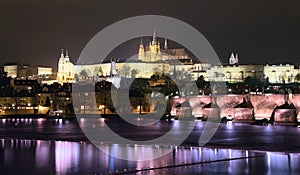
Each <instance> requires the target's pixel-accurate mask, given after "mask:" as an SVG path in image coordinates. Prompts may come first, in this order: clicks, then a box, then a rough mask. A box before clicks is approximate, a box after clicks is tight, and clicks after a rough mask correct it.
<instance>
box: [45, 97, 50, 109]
mask: <svg viewBox="0 0 300 175" xmlns="http://www.w3.org/2000/svg"><path fill="white" fill-rule="evenodd" d="M45 106H46V107H50V106H51V102H50V98H49V96H47V97H46V102H45Z"/></svg>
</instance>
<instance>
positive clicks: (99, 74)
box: [97, 66, 103, 76]
mask: <svg viewBox="0 0 300 175" xmlns="http://www.w3.org/2000/svg"><path fill="white" fill-rule="evenodd" d="M97 75H98V76H103V70H102V67H101V66H100V67H99V69H98V72H97Z"/></svg>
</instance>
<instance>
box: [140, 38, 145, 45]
mask: <svg viewBox="0 0 300 175" xmlns="http://www.w3.org/2000/svg"><path fill="white" fill-rule="evenodd" d="M140 45H144V44H143V37H141V41H140Z"/></svg>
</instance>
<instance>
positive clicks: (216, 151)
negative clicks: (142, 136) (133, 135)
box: [0, 119, 300, 175]
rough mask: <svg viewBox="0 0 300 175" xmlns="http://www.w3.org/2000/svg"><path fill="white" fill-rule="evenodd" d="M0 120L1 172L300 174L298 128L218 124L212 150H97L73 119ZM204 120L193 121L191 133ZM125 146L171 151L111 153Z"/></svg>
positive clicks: (114, 147) (112, 147) (108, 146)
mask: <svg viewBox="0 0 300 175" xmlns="http://www.w3.org/2000/svg"><path fill="white" fill-rule="evenodd" d="M176 122H178V121H176ZM176 122H175V123H174V122H170V123H168V124H167V125H166V123H163V124H162V123H160V124H157V125H158V126H159V127H162V126H165V127H167V128H168V127H170V126H173V125H176V126H177V125H178V123H176ZM0 123H1V124H0V130H1V133H0V135H1V139H0V171H1V173H0V174H10V175H11V174H32V175H35V174H120V173H125V174H300V153H298V149H297V145H298V148H299V146H300V145H299V144H298V143H299V142H298V141H299V139H298V138H295V137H294V136H295V135H297V134H299V128H296V127H277V126H253V125H248V124H235V123H233V124H232V123H227V124H221V125H220V126H219V129H218V131H217V133H216V135H215V136H214V137H213V138H212V140H211V141H210V142H209V143H208V146H209V147H210V148H208V147H198V146H194V145H193V144H189V143H190V141H186V144H183V145H181V146H159V145H129V144H128V145H126V144H125V145H121V144H110V143H102V150H99V149H98V148H97V147H96V146H94V145H93V144H91V143H90V142H89V141H88V140H87V139H86V138H85V137H84V135H83V134H82V132H81V130H80V128H79V127H78V124H77V121H73V120H62V119H60V120H58V119H57V120H45V119H26V120H25V119H18V120H17V119H14V120H12V119H2V120H1V122H0ZM203 124H204V122H201V123H197V124H196V125H195V128H196V129H194V131H193V132H195V133H197V132H198V130H200V129H199V128H201V127H202V125H203ZM157 125H154V126H152V127H154V128H157V127H158V126H157ZM197 128H198V129H197ZM128 130H131V129H128ZM252 130H253V131H252ZM247 131H248V132H247ZM259 132H261V134H260V135H259V134H258V135H255V136H253V137H251V136H250V135H251V134H255V133H256V134H257V133H259ZM156 134H157V133H156ZM290 135H292V136H291V137H289V136H290ZM190 137H192V138H193V137H194V136H193V135H192V136H190ZM262 138H265V139H262ZM292 138H294V139H292ZM276 139H277V141H275V140H276ZM191 140H193V139H191ZM246 140H252V141H253V142H254V143H253V145H255V144H256V145H257V147H255V148H254V149H249V150H248V149H247V148H250V147H249V143H250V141H249V142H246ZM264 140H265V141H264ZM272 141H274V144H273V145H271V144H270V143H272ZM221 143H224V144H223V145H222V146H220V144H221ZM284 143H285V146H283V145H284ZM243 144H245V145H244V146H243ZM267 144H269V145H270V146H269V147H267V148H266V149H269V150H271V151H266V150H263V149H260V148H265V145H267ZM214 145H215V147H214V148H212V147H213V146H214ZM237 145H239V146H237ZM253 145H251V148H253ZM260 145H263V146H262V147H260ZM227 146H228V148H227ZM232 147H234V148H232ZM124 148H125V149H126V150H128V154H129V153H131V152H133V153H138V155H143V154H152V153H154V152H157V151H160V152H169V153H168V154H166V155H164V156H162V157H158V158H155V159H151V160H145V161H128V160H122V159H119V158H116V157H113V156H111V155H113V153H115V152H118V151H120V150H124ZM275 148H276V149H275ZM103 150H104V151H103ZM278 150H282V151H278ZM291 150H292V151H291Z"/></svg>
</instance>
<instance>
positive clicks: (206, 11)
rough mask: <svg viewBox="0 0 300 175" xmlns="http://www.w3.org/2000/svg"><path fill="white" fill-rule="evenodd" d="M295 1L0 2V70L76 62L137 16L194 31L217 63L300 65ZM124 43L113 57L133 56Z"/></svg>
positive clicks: (299, 13) (131, 45)
mask: <svg viewBox="0 0 300 175" xmlns="http://www.w3.org/2000/svg"><path fill="white" fill-rule="evenodd" d="M299 5H300V1H298V0H284V1H283V0H251V1H245V0H206V1H204V0H195V1H188V0H184V1H183V0H180V1H176V0H157V1H156V0H149V1H143V0H137V1H130V0H108V1H101V0H98V1H96V0H92V1H90V0H82V1H76V0H51V1H50V0H26V1H23V0H19V1H16V0H1V1H0V58H1V59H0V60H1V61H0V64H2V63H5V62H8V61H20V62H25V63H29V64H38V65H50V66H54V67H56V64H57V61H58V57H59V52H60V49H61V48H65V49H69V50H70V55H71V57H72V61H74V62H75V61H76V60H77V58H78V56H79V54H80V52H81V50H82V49H83V47H84V46H85V44H86V43H87V42H88V41H89V40H90V39H91V38H92V37H93V36H94V35H95V34H97V33H98V32H99V31H100V30H101V29H103V28H105V27H106V26H108V25H110V24H112V23H114V22H117V21H119V20H122V19H125V18H128V17H132V16H137V15H146V14H154V15H165V16H170V17H174V18H177V19H179V20H182V21H184V22H186V23H188V24H190V25H192V26H193V27H195V28H196V29H198V30H199V31H200V32H201V33H202V34H203V35H204V36H205V37H206V38H207V39H208V41H209V42H210V43H211V44H212V46H213V47H214V48H215V50H216V52H217V54H218V55H219V57H220V58H221V61H222V62H227V58H228V57H229V55H230V53H231V52H232V51H234V52H238V53H239V58H240V62H241V63H255V64H257V63H267V62H268V63H278V62H284V63H287V62H289V63H299V56H300V36H299V34H300V10H299V7H300V6H299ZM133 41H134V42H128V43H129V44H128V49H121V50H122V51H121V52H119V53H118V54H120V55H117V56H122V57H124V56H125V57H126V56H127V55H130V54H133V53H132V52H136V49H137V48H136V47H137V45H138V44H139V41H138V40H133Z"/></svg>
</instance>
